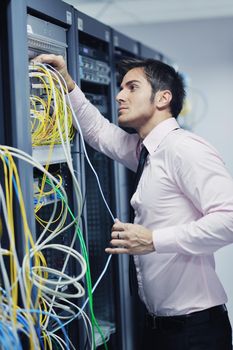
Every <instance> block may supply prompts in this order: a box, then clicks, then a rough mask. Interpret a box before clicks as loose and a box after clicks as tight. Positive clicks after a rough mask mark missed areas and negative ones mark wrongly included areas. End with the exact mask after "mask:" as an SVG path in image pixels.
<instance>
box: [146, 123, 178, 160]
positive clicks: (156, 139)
mask: <svg viewBox="0 0 233 350" xmlns="http://www.w3.org/2000/svg"><path fill="white" fill-rule="evenodd" d="M177 128H180V127H179V124H178V123H177V121H176V119H175V118H168V119H165V120H164V121H162V122H161V123H159V124H158V125H156V126H155V127H154V129H152V130H151V132H150V133H149V134H148V135H147V136H146V137H145V139H144V140H143V142H142V143H143V145H144V146H145V147H146V148H147V150H148V152H149V154H150V155H152V154H153V153H154V152H155V151H156V149H157V148H158V147H159V145H160V143H161V142H162V141H163V140H164V139H165V137H166V136H167V135H168V134H169V133H170V132H171V131H172V130H174V129H177Z"/></svg>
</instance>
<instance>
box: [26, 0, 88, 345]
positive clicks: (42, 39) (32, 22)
mask: <svg viewBox="0 0 233 350" xmlns="http://www.w3.org/2000/svg"><path fill="white" fill-rule="evenodd" d="M27 40H28V56H29V59H31V58H33V57H34V56H35V55H37V54H40V53H53V54H59V55H62V56H63V57H64V58H65V60H66V62H67V67H68V70H69V72H70V74H71V76H72V77H73V78H74V79H76V57H75V55H74V51H75V26H74V10H73V8H72V7H71V6H70V5H67V4H66V3H63V2H62V1H60V0H52V1H49V2H48V1H46V0H40V1H37V0H27ZM71 152H72V161H73V166H74V170H75V171H76V173H77V174H78V175H77V176H78V181H79V183H80V184H81V177H80V175H79V174H80V166H81V162H80V147H79V139H78V137H76V138H75V139H74V140H73V142H72V145H71ZM32 153H33V156H34V157H35V158H36V159H38V160H39V161H40V162H41V163H42V164H45V162H46V160H47V159H48V153H49V147H48V146H41V147H33V152H32ZM50 164H51V165H50V167H49V170H50V172H51V173H52V174H54V175H55V174H56V175H57V174H58V175H59V176H61V178H62V181H63V184H64V187H65V190H66V193H67V195H68V204H69V206H70V208H71V210H72V211H73V213H77V205H76V200H75V198H74V197H73V196H74V191H73V182H72V178H71V176H70V173H69V170H68V166H67V164H66V160H65V155H64V152H63V149H62V146H61V145H55V146H54V150H53V155H52V157H51V159H50ZM40 176H41V174H40V173H38V172H36V171H34V184H37V183H38V181H40V180H39V179H40ZM81 188H82V184H81ZM54 200H55V199H54V198H53V199H52V200H51V201H50V202H49V203H46V204H45V205H44V206H43V207H42V209H40V211H39V215H40V218H42V219H43V220H46V219H47V220H48V218H49V217H50V215H51V212H52V211H53V205H54ZM61 205H62V204H61V201H58V208H57V212H56V215H55V217H56V216H57V215H58V213H59V211H60V206H61ZM69 222H70V218H68V219H67V220H66V222H65V225H66V224H69ZM36 229H37V234H40V233H41V231H42V230H43V227H42V226H41V225H40V224H38V223H37V225H36ZM73 236H74V228H73V227H71V228H70V229H68V230H66V231H65V232H64V234H62V235H60V236H58V238H55V239H54V240H52V241H51V242H52V243H56V244H61V245H63V244H65V245H71V241H72V239H73ZM74 248H75V249H76V250H78V251H80V245H79V242H78V241H77V240H76V242H75V243H74ZM45 257H46V259H47V262H48V263H49V264H50V267H52V268H53V267H56V268H58V269H59V266H60V269H62V266H63V264H64V262H65V259H66V254H63V253H62V252H60V254H59V251H57V252H54V251H50V252H49V251H47V252H46V256H45ZM65 272H66V273H68V275H69V276H76V275H77V273H78V267H77V266H75V265H74V263H73V262H72V261H69V262H68V264H67V267H66V270H65ZM55 278H56V276H55ZM83 283H84V282H83ZM67 292H71V293H72V287H68V290H67ZM76 302H77V301H76ZM83 302H84V301H83V300H81V305H82V304H83ZM66 329H67V333H68V336H69V338H70V339H71V341H72V343H73V345H74V347H75V348H78V347H80V346H81V347H82V346H83V344H82V336H81V334H82V333H83V324H82V323H81V322H78V321H77V320H76V321H73V322H72V323H71V324H69V325H68V326H67V327H66ZM77 330H78V332H77Z"/></svg>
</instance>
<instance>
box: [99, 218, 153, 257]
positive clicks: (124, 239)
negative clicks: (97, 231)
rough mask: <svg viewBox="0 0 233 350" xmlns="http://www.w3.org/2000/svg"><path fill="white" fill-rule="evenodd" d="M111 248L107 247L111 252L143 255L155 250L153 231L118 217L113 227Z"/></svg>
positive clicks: (107, 250)
mask: <svg viewBox="0 0 233 350" xmlns="http://www.w3.org/2000/svg"><path fill="white" fill-rule="evenodd" d="M110 244H111V248H106V249H105V252H106V253H109V254H135V255H142V254H148V253H151V252H153V251H155V248H154V245H153V240H152V231H150V230H148V229H147V228H145V227H143V226H142V225H137V224H129V223H123V222H121V221H119V220H118V219H116V221H115V224H114V225H113V227H112V240H111V241H110Z"/></svg>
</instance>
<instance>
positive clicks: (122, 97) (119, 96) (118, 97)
mask: <svg viewBox="0 0 233 350" xmlns="http://www.w3.org/2000/svg"><path fill="white" fill-rule="evenodd" d="M125 99H126V95H125V92H124V90H121V91H119V92H118V94H117V95H116V100H117V102H121V101H125Z"/></svg>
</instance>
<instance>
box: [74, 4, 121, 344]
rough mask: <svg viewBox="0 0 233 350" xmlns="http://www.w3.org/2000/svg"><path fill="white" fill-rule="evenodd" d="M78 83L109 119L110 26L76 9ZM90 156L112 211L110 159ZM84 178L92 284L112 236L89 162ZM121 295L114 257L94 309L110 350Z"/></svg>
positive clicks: (117, 330)
mask: <svg viewBox="0 0 233 350" xmlns="http://www.w3.org/2000/svg"><path fill="white" fill-rule="evenodd" d="M75 18H76V19H75V23H77V39H76V41H77V57H78V84H79V86H80V87H81V89H82V91H83V92H84V93H85V95H86V97H87V98H88V99H89V100H90V101H91V102H92V103H93V104H94V105H95V106H96V107H97V108H98V109H99V110H100V112H101V113H102V114H103V115H104V116H105V117H106V118H108V119H109V120H110V121H112V120H113V106H112V71H111V61H112V56H111V55H112V52H111V32H110V28H109V27H108V26H106V25H104V24H102V23H100V22H99V21H97V20H95V19H93V18H91V17H89V16H87V15H85V14H83V13H81V12H79V11H76V16H75ZM87 152H88V155H89V158H90V160H91V162H92V164H93V166H94V168H95V170H96V172H97V174H98V176H99V179H100V183H101V186H102V189H103V193H104V195H105V197H106V200H107V202H108V205H109V206H110V208H111V211H112V213H113V215H115V212H116V202H115V183H114V165H113V161H112V160H110V159H109V158H107V157H106V156H104V155H103V154H100V153H98V152H96V151H95V150H93V149H91V148H90V147H88V145H87ZM83 161H84V164H85V172H84V173H83V178H85V181H86V196H85V197H86V225H87V227H86V229H87V232H86V237H87V245H88V251H89V259H90V267H91V276H92V283H93V285H94V284H95V283H96V281H97V279H98V277H99V275H100V274H101V272H102V270H103V268H104V266H105V263H106V261H107V259H108V255H107V254H105V253H104V249H105V247H107V246H108V245H109V241H110V239H111V227H112V225H113V221H112V218H111V216H110V214H109V213H108V211H107V209H106V207H105V205H104V202H103V200H102V198H101V195H100V192H99V189H98V186H97V182H96V179H95V177H94V175H93V173H92V171H91V169H90V167H89V165H88V164H87V162H86V161H85V160H84V159H83ZM119 297H120V296H119V293H118V284H117V277H116V261H115V258H114V257H113V258H112V260H111V263H110V265H109V267H108V269H107V271H106V273H105V275H104V277H103V278H102V280H101V282H100V284H99V285H98V287H97V289H96V290H95V292H94V295H93V300H94V312H95V316H96V318H97V320H98V322H99V325H100V327H101V329H102V331H103V334H104V336H105V338H106V339H108V338H109V337H110V340H109V342H108V344H107V346H108V349H111V350H115V349H121V346H120V343H119V342H120V339H121V324H120V323H119V322H118V320H119V316H118V307H117V305H119V303H120V302H119ZM95 339H96V345H97V346H98V348H100V349H102V348H104V345H102V343H103V342H102V339H101V338H100V336H99V334H98V332H96V331H95Z"/></svg>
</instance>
